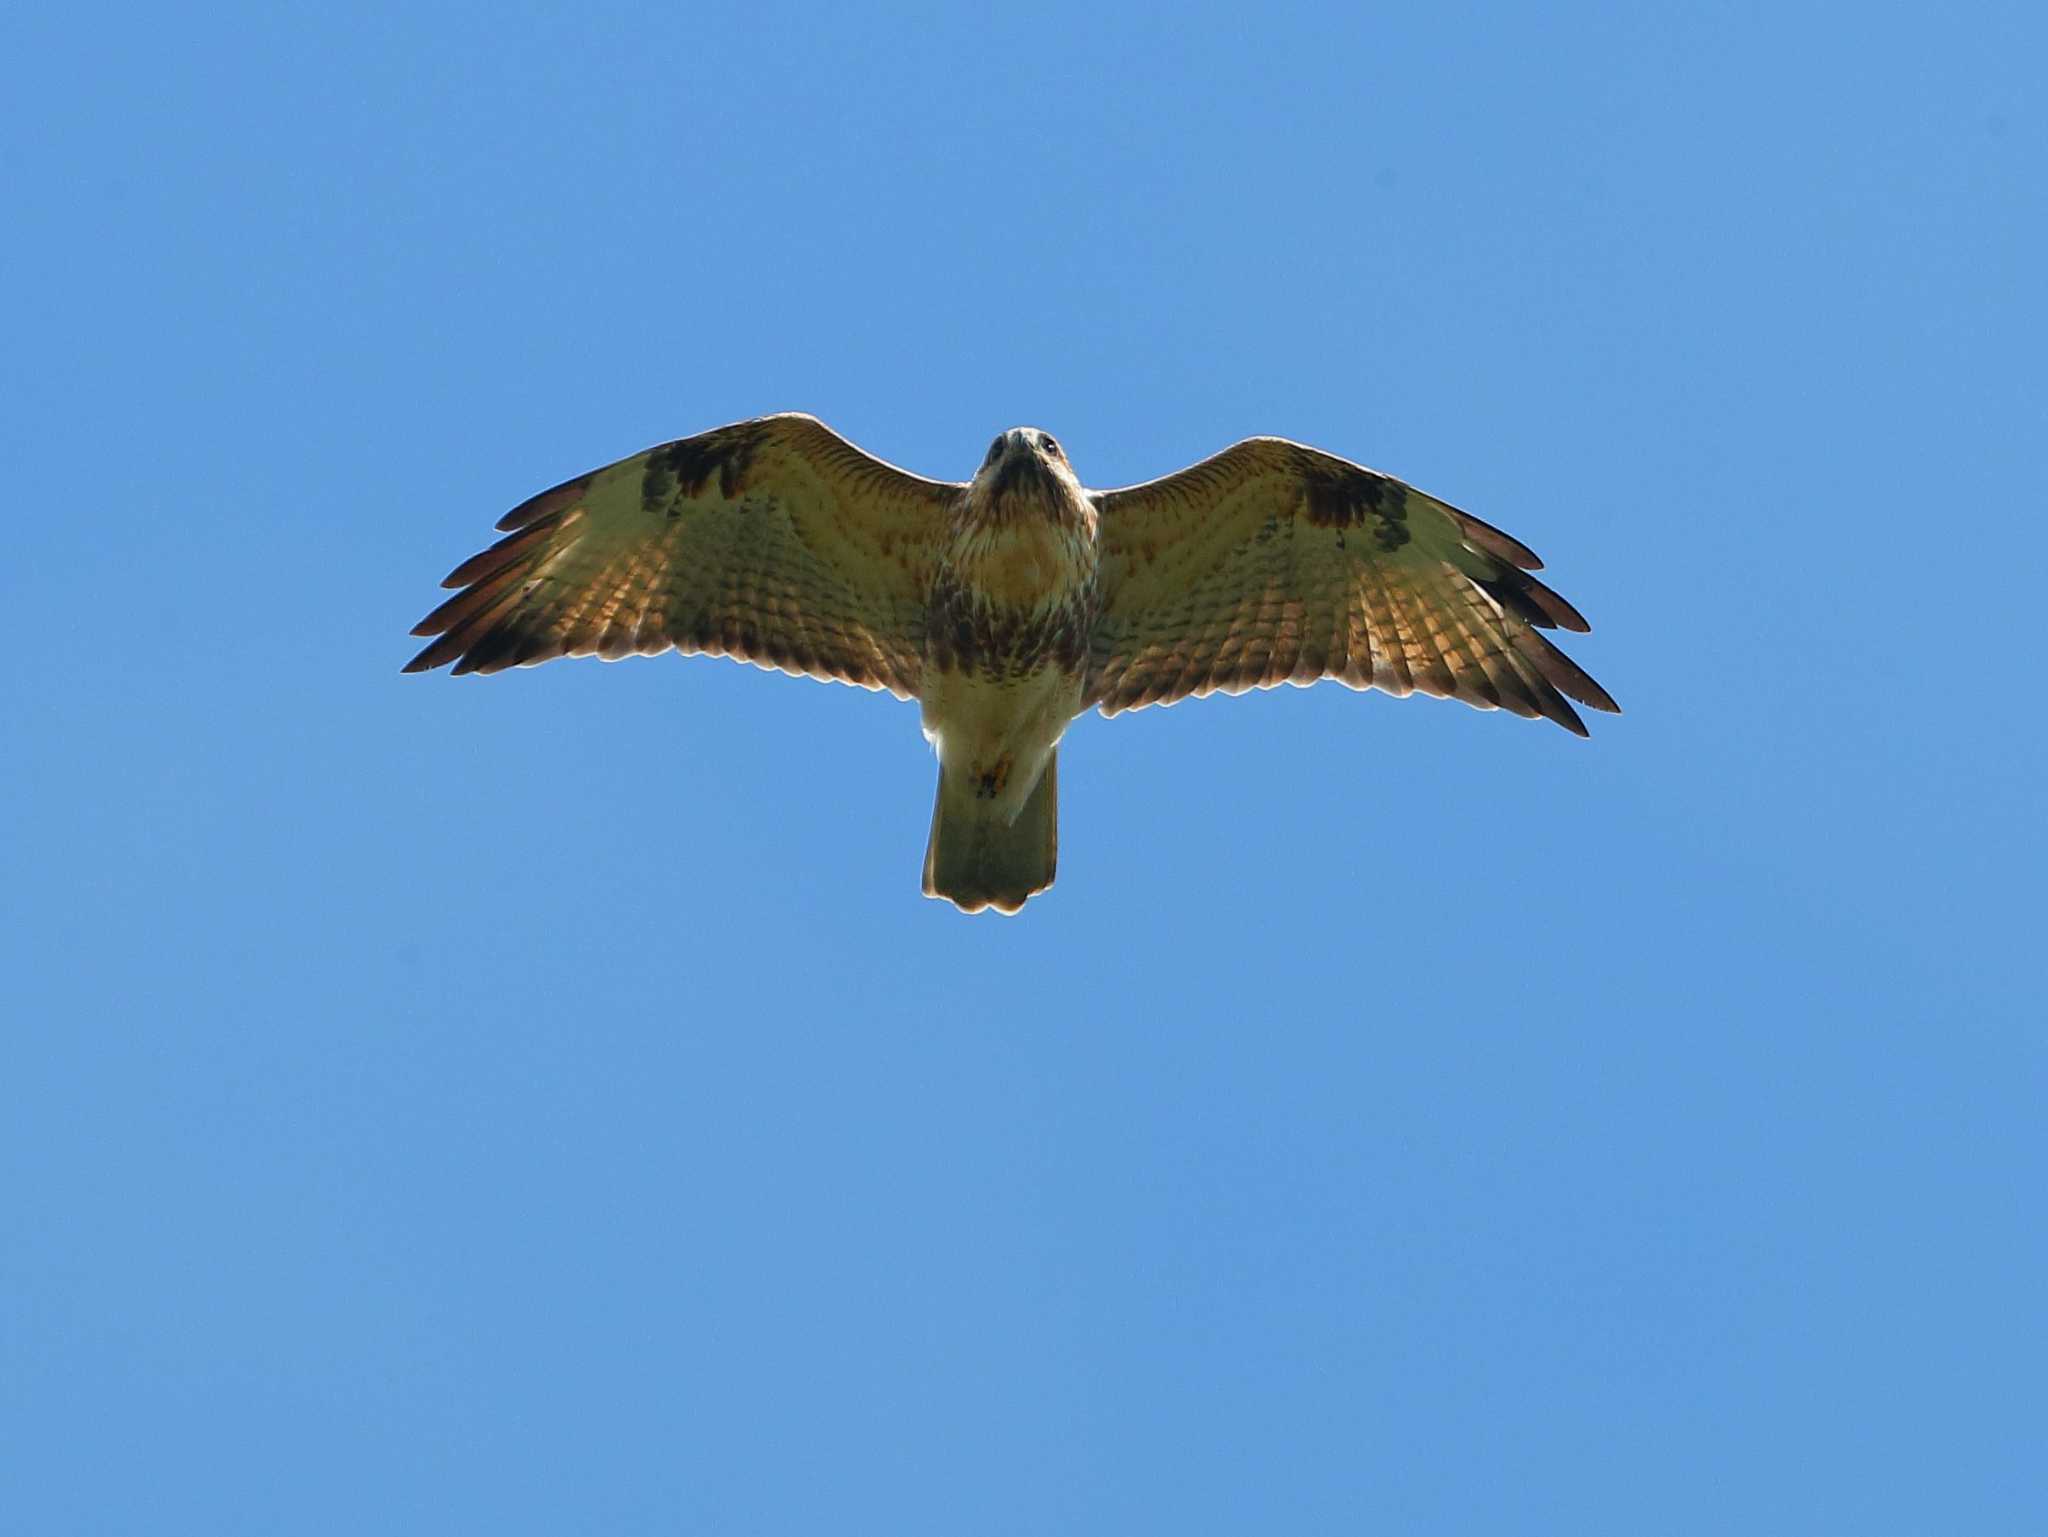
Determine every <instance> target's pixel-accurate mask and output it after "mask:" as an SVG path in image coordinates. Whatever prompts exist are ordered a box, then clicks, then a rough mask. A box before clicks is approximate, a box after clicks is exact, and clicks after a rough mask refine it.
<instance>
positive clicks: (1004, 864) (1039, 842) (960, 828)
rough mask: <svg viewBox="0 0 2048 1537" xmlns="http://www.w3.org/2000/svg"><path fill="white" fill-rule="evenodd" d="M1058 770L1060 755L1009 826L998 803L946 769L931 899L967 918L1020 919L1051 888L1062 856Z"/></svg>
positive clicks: (928, 867)
mask: <svg viewBox="0 0 2048 1537" xmlns="http://www.w3.org/2000/svg"><path fill="white" fill-rule="evenodd" d="M1058 767H1059V753H1058V752H1057V751H1055V752H1054V753H1053V755H1052V756H1051V757H1050V758H1048V759H1046V763H1045V776H1044V777H1043V778H1042V779H1040V780H1039V781H1038V788H1037V789H1035V790H1033V791H1032V792H1031V799H1029V800H1027V801H1026V802H1025V803H1024V809H1023V810H1022V811H1020V812H1018V813H1017V820H1016V821H1014V822H1005V821H1004V820H1003V819H1002V817H1001V815H999V814H998V813H997V811H996V809H995V803H994V802H993V801H990V800H985V799H982V798H980V797H978V796H976V794H975V793H974V792H975V785H974V783H973V781H971V780H970V779H969V778H968V777H967V776H966V775H965V774H960V775H957V776H949V775H948V774H947V773H946V770H945V767H944V765H943V764H942V765H941V766H940V768H939V793H938V799H937V801H936V802H935V803H934V805H933V806H932V836H931V842H930V843H928V844H926V845H925V851H924V894H925V895H926V896H928V897H944V898H945V899H946V900H947V901H949V902H951V903H952V904H953V905H954V906H955V907H957V908H959V909H960V910H961V911H962V912H964V913H978V912H980V911H981V910H982V909H983V908H985V907H993V908H995V909H996V910H997V911H998V912H1003V913H1014V912H1016V911H1017V909H1019V908H1020V907H1022V906H1023V905H1024V902H1025V899H1026V898H1028V897H1031V896H1034V895H1036V894H1037V893H1038V892H1041V891H1043V890H1045V888H1046V887H1048V886H1050V885H1051V884H1052V876H1053V868H1054V866H1055V865H1056V864H1057V863H1058V861H1059V851H1060V828H1059V786H1058V775H1057V773H1056V770H1057V769H1058Z"/></svg>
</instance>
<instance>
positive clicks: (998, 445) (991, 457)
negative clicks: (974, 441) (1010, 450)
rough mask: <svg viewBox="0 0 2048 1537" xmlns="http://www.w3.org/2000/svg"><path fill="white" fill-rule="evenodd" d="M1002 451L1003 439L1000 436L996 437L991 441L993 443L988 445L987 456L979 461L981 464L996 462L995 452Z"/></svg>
mask: <svg viewBox="0 0 2048 1537" xmlns="http://www.w3.org/2000/svg"><path fill="white" fill-rule="evenodd" d="M1002 451H1003V440H1002V439H1001V438H997V439H996V440H995V442H993V443H991V444H989V446H988V457H987V458H986V459H984V460H982V461H981V462H982V463H983V464H994V463H995V462H996V455H997V454H1000V453H1001V452H1002Z"/></svg>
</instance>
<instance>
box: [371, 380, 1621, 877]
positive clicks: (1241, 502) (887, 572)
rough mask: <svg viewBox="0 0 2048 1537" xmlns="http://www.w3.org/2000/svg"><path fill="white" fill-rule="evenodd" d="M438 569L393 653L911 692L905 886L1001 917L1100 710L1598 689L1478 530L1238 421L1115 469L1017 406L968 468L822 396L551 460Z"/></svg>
mask: <svg viewBox="0 0 2048 1537" xmlns="http://www.w3.org/2000/svg"><path fill="white" fill-rule="evenodd" d="M498 527H499V528H500V529H502V530H505V531H507V532H506V536H505V537H504V538H503V539H501V540H499V541H498V542H497V543H496V544H494V545H492V546H491V547H490V548H489V549H487V550H485V551H483V552H482V553H481V554H478V555H474V556H471V557H470V558H469V559H468V560H466V561H464V562H463V563H462V564H461V565H459V566H457V567H456V568H455V570H454V571H452V572H451V573H449V575H448V577H447V580H446V581H445V582H444V583H443V585H444V586H447V587H454V588H459V589H460V591H458V592H457V593H456V594H455V596H454V597H452V598H450V599H449V600H448V601H447V602H445V603H443V604H442V605H441V606H440V607H439V608H437V609H435V610H434V611H433V612H432V613H431V614H429V615H428V616H427V617H426V618H425V619H423V620H421V621H420V623H419V624H418V625H417V626H416V627H415V629H414V631H413V633H414V634H415V635H422V636H433V637H436V638H435V639H434V640H433V642H432V643H431V644H430V645H428V646H427V647H426V648H425V649H424V650H422V651H421V652H420V653H419V655H417V656H415V657H414V658H413V659H412V660H411V661H410V662H409V663H407V664H406V667H405V670H406V671H407V672H421V671H425V670H427V669H430V668H435V667H440V666H443V665H445V664H447V663H450V662H452V663H454V664H455V672H456V673H458V674H460V673H471V672H477V673H492V672H499V671H502V670H503V669H505V668H508V667H527V666H531V665H533V664H534V663H536V662H544V661H547V660H548V659H549V658H551V657H558V656H599V657H603V658H605V659H606V660H611V659H614V658H617V657H622V656H626V655H629V654H633V653H639V654H643V655H645V654H653V653H657V652H662V651H668V650H671V649H673V650H676V651H680V652H682V653H684V654H685V655H688V654H692V653H697V652H702V653H706V654H708V655H712V656H729V657H733V658H736V659H738V660H741V661H747V662H752V663H754V664H755V665H756V666H759V667H765V668H776V669H780V670H781V671H783V672H788V673H802V674H807V675H809V676H811V677H814V678H832V679H838V680H839V681H841V682H845V683H855V684H859V685H860V686H861V687H862V688H868V689H887V690H889V692H890V693H892V694H895V695H896V696H897V697H898V698H902V699H916V700H917V701H918V702H919V704H920V706H921V709H922V715H923V724H924V734H925V736H926V737H927V738H928V739H929V740H930V741H931V743H932V746H933V747H934V749H936V751H937V753H938V759H939V787H938V798H937V804H936V805H935V806H934V808H933V811H932V826H931V838H930V841H929V843H928V844H927V846H926V849H925V858H924V890H925V894H926V895H927V896H933V897H943V898H945V899H947V900H948V901H951V902H952V903H953V904H954V905H955V906H957V907H959V908H960V909H962V910H963V911H965V912H979V911H981V910H983V909H984V908H994V909H996V910H997V911H999V912H1005V913H1014V912H1016V911H1017V910H1018V909H1019V908H1021V907H1022V906H1023V905H1024V903H1025V901H1026V899H1027V898H1029V897H1032V896H1034V895H1036V894H1037V893H1038V892H1041V891H1043V890H1045V889H1046V887H1048V886H1050V885H1051V884H1052V879H1053V868H1054V864H1055V861H1056V858H1057V854H1058V849H1059V822H1058V806H1057V797H1058V788H1057V786H1058V776H1057V769H1058V758H1059V741H1060V737H1061V736H1062V734H1064V732H1065V731H1066V729H1067V725H1068V723H1069V722H1070V721H1072V720H1073V719H1074V717H1075V716H1077V715H1079V714H1080V713H1081V712H1082V711H1084V710H1086V709H1089V708H1090V707H1093V708H1096V709H1099V710H1100V711H1101V712H1102V713H1103V714H1104V715H1116V714H1118V713H1119V712H1121V711H1124V710H1135V709H1141V708H1143V707H1144V706H1146V705H1152V704H1171V703H1173V702H1174V701H1175V700H1178V699H1185V698H1188V697H1190V696H1199V695H1203V694H1209V693H1213V692H1216V691H1218V690H1221V691H1222V692H1224V693H1229V694H1236V693H1242V692H1243V691H1244V690H1246V689H1252V688H1271V687H1273V686H1275V685H1276V684H1280V683H1293V684H1298V685H1306V684H1309V683H1313V682H1315V681H1316V680H1318V679H1320V678H1335V679H1336V680H1337V681H1338V682H1340V683H1343V684H1346V685H1348V686H1349V687H1351V688H1356V689H1366V688H1377V689H1381V690H1384V691H1385V692H1387V693H1389V694H1396V695H1405V694H1409V693H1413V692H1416V691H1418V690H1419V691H1420V692H1422V693H1425V694H1434V695H1437V696H1438V697H1442V698H1452V699H1462V700H1464V701H1465V702H1466V703H1467V704H1471V705H1476V706H1477V707H1478V708H1480V709H1482V710H1492V709H1502V710H1508V711H1511V712H1513V713H1514V714H1516V715H1522V716H1528V717H1531V718H1534V717H1538V716H1541V717H1544V718H1547V719H1549V720H1552V721H1555V722H1556V723H1557V724H1558V725H1560V726H1562V727H1564V728H1565V729H1566V730H1567V731H1572V732H1575V733H1577V734H1578V735H1580V736H1584V735H1585V734H1586V728H1585V726H1584V724H1583V723H1582V722H1581V721H1580V719H1579V716H1578V713H1577V712H1576V711H1575V710H1574V709H1573V708H1572V706H1571V704H1570V703H1569V702H1568V700H1577V701H1578V702H1579V703H1580V704H1583V705H1588V706H1590V707H1592V708H1593V709H1596V710H1618V708H1619V707H1618V706H1617V705H1616V704H1615V702H1614V700H1613V699H1612V698H1611V697H1609V695H1608V693H1607V691H1606V690H1605V689H1603V688H1601V687H1600V685H1599V684H1597V683H1595V682H1594V681H1593V680H1592V678H1590V677H1588V676H1587V675H1586V674H1585V673H1584V672H1583V671H1581V670H1580V668H1579V667H1578V666H1577V665H1576V664H1575V663H1574V662H1572V661H1571V660H1570V659H1569V658H1568V657H1566V656H1565V654H1564V653H1563V652H1561V651H1559V650H1558V649H1557V648H1556V647H1555V646H1553V645H1552V644H1551V643H1550V642H1549V641H1548V640H1547V639H1545V638H1544V636H1543V634H1542V633H1541V632H1542V631H1544V630H1548V629H1553V628H1558V627H1562V628H1564V629H1567V630H1578V631H1583V630H1585V629H1586V628H1587V624H1586V621H1585V620H1584V619H1582V618H1581V617H1580V616H1579V612H1578V610H1577V609H1575V608H1573V607H1572V606H1571V604H1569V603H1567V602H1566V601H1565V600H1564V599H1563V598H1561V597H1559V596H1558V595H1557V594H1556V593H1554V592H1552V591H1551V590H1550V589H1549V588H1548V587H1546V586H1544V585H1543V583H1541V582H1539V581H1537V580H1536V579H1535V578H1534V577H1533V576H1531V575H1530V574H1529V573H1530V572H1531V571H1533V570H1536V569H1539V568H1540V567H1541V565H1542V562H1541V561H1539V560H1538V559H1537V558H1536V557H1535V555H1533V554H1532V553H1531V552H1530V551H1529V550H1528V549H1527V548H1526V547H1525V546H1524V545H1522V544H1521V543H1520V542H1519V541H1517V540H1515V539H1511V538H1509V537H1508V536H1507V535H1506V534H1504V533H1502V532H1501V531H1500V530H1499V529H1497V528H1494V527H1493V526H1491V525H1490V524H1487V523H1482V522H1480V521H1479V519H1477V518H1475V517H1471V516H1469V515H1468V514H1466V513H1463V512H1460V511H1458V509H1457V508H1455V507H1452V506H1449V505H1448V504H1446V503H1444V502H1440V501H1438V500H1437V499H1436V498H1435V497H1432V496H1428V495H1425V494H1424V493H1423V492H1420V491H1418V490H1416V489H1415V488H1414V487H1412V486H1408V485H1404V484H1402V482H1400V481H1398V480H1395V479H1393V478H1392V477H1390V476H1387V475H1382V474H1380V473H1378V472H1377V471H1375V470H1369V469H1366V468H1364V467H1363V466H1362V465H1357V464H1353V463H1351V462H1350V461H1348V460H1345V459H1339V458H1337V457H1336V456H1335V455H1333V454H1326V453H1323V452H1321V451H1319V450H1317V449H1313V448H1307V447H1304V446H1303V445H1301V444H1299V443H1291V442H1288V441H1287V440H1286V439H1284V438H1247V439H1246V440H1245V441H1243V442H1242V443H1238V444H1236V445H1234V446H1233V447H1230V448H1226V449H1225V450H1223V452H1221V453H1220V454H1217V455H1216V456H1215V457H1213V458H1210V459H1205V460H1203V461H1202V462H1201V463H1200V464H1197V465H1193V466H1191V467H1190V468H1188V469H1185V470H1181V471H1180V472H1179V473H1177V474H1173V475H1168V476H1166V477H1165V478H1163V479H1160V480H1152V481H1147V482H1145V483H1144V484H1143V485H1136V486H1127V487H1125V488H1124V489H1122V490H1118V491H1090V490H1087V489H1086V488H1084V487H1083V486H1082V484H1081V482H1080V480H1079V479H1077V478H1076V476H1075V474H1074V470H1073V467H1072V466H1071V465H1070V464H1068V462H1067V457H1066V454H1065V453H1064V452H1063V451H1062V449H1061V448H1060V445H1059V443H1058V442H1057V441H1056V440H1055V439H1054V438H1053V437H1051V436H1050V435H1049V434H1047V433H1045V432H1042V431H1040V430H1039V429H1038V428H1035V427H1016V428H1012V429H1011V430H1010V431H1008V432H1005V433H1003V434H1002V435H1001V436H999V437H998V438H997V439H996V440H995V441H994V442H993V443H991V444H990V445H989V448H988V453H987V454H986V456H985V457H984V458H983V459H982V462H981V468H980V469H979V470H977V471H976V472H975V475H974V478H973V479H972V480H970V481H968V482H966V483H965V484H961V483H958V482H950V481H940V480H927V479H925V478H924V477H923V476H921V475H913V474H911V473H909V472H908V471H906V470H900V469H898V468H896V467H895V466H894V465H891V464H886V463H884V462H883V461H882V460H880V459H877V458H874V457H873V456H871V455H869V454H867V453H864V452H863V451H862V450H860V449H859V448H856V447H855V446H854V445H853V444H851V443H849V442H847V441H846V439H844V438H842V437H840V436H839V435H838V434H837V433H835V432H833V431H832V430H831V429H830V428H829V427H827V426H825V424H824V423H822V422H820V421H818V420H817V419H816V418H815V417H811V416H805V415H801V414H796V413H790V414H785V415H779V416H764V417H760V418H757V419H756V420H753V421H745V422H736V423H734V424H733V425H731V426H729V427H719V428H715V429H713V430H712V431H710V432H704V433H699V434H698V435H697V436H695V437H690V438H683V439H681V440H679V441H677V442H674V443H664V444H662V445H661V446H659V447H657V448H650V449H648V450H647V451H646V452H645V453H640V454H635V455H634V456H633V457H632V458H630V459H622V460H620V461H619V462H618V463H616V464H612V465H608V466H606V467H605V468H603V469H600V470H593V471H591V472H590V473H589V474H587V475H581V476H578V477H577V478H576V479H574V480H571V481H566V482H564V483H563V484H562V485H559V486H556V487H555V488H554V489H553V490H552V491H544V492H542V493H541V494H540V495H539V496H536V497H534V498H533V499H532V500H531V501H528V502H525V503H522V504H521V505H520V506H518V507H515V508H514V509H513V510H512V511H511V512H509V513H507V514H506V515H505V516H504V517H503V518H502V519H500V520H499V523H498Z"/></svg>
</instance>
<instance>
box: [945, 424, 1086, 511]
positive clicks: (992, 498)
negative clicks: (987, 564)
mask: <svg viewBox="0 0 2048 1537" xmlns="http://www.w3.org/2000/svg"><path fill="white" fill-rule="evenodd" d="M968 492H969V495H970V496H972V497H973V499H974V500H975V501H976V502H978V503H981V504H983V505H992V504H994V503H999V502H1008V501H1011V500H1013V499H1018V498H1027V499H1030V500H1033V501H1040V502H1047V503H1050V504H1052V505H1053V506H1055V507H1058V506H1061V505H1063V504H1066V503H1068V502H1070V501H1072V500H1073V499H1076V498H1081V497H1082V491H1081V482H1080V481H1079V480H1077V479H1076V478H1075V476H1074V469H1073V466H1072V465H1070V464H1068V463H1067V456H1066V453H1065V452H1064V451H1063V450H1062V449H1061V448H1060V445H1059V440H1058V439H1057V438H1055V437H1054V436H1053V435H1052V434H1051V433H1049V432H1044V431H1041V430H1040V429H1039V428H1036V427H1012V428H1011V429H1010V430H1009V431H1008V432H1005V433H1002V434H1001V435H999V436H998V437H997V438H996V440H995V441H994V442H993V443H991V444H989V446H988V454H987V455H986V456H985V457H984V458H983V459H982V461H981V468H980V469H979V470H977V471H976V472H975V475H974V480H973V482H972V484H971V485H970V486H969V487H968Z"/></svg>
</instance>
